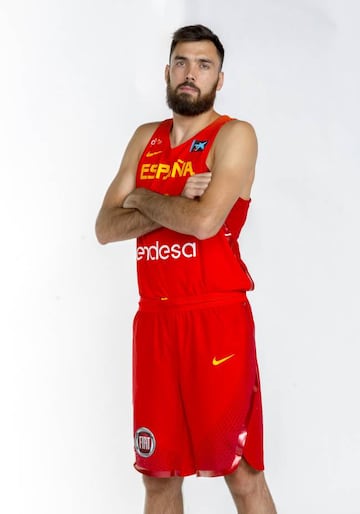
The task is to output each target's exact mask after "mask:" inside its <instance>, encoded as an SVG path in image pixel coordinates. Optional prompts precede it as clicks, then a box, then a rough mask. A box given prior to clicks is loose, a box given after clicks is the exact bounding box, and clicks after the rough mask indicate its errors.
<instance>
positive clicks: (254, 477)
mask: <svg viewBox="0 0 360 514" xmlns="http://www.w3.org/2000/svg"><path fill="white" fill-rule="evenodd" d="M225 480H226V483H227V485H228V487H229V489H230V492H231V494H232V495H233V497H234V498H240V499H241V498H245V497H247V496H250V495H253V494H257V493H259V492H260V491H261V490H262V489H264V488H265V487H266V483H265V477H264V473H263V472H262V471H257V470H255V469H253V468H252V467H251V466H249V465H248V464H247V462H246V461H245V460H244V459H243V460H242V461H241V462H240V465H239V467H238V468H237V470H236V471H234V472H233V473H231V474H230V475H226V476H225Z"/></svg>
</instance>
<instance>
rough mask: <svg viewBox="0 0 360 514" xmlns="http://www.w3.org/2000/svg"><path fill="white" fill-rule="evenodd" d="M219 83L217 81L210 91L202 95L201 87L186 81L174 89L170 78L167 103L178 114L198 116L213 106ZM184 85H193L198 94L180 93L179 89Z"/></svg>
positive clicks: (167, 88)
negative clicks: (195, 95) (194, 95)
mask: <svg viewBox="0 0 360 514" xmlns="http://www.w3.org/2000/svg"><path fill="white" fill-rule="evenodd" d="M217 84H218V83H217V82H216V84H214V86H213V87H212V89H211V91H210V92H209V93H207V94H206V95H203V96H201V91H200V89H199V88H197V87H196V86H194V85H193V84H191V83H189V82H184V83H183V84H180V85H179V86H177V87H176V88H175V89H173V88H172V87H171V85H170V80H168V81H167V87H166V101H167V104H168V106H169V107H170V109H171V110H172V111H174V112H176V114H181V115H182V116H198V115H199V114H202V113H204V112H206V111H209V110H210V109H211V108H212V107H213V105H214V102H215V97H216V88H217ZM182 86H189V87H192V88H193V89H194V90H195V91H197V92H198V96H197V97H193V96H192V95H189V94H188V93H178V90H179V89H180V88H181V87H182Z"/></svg>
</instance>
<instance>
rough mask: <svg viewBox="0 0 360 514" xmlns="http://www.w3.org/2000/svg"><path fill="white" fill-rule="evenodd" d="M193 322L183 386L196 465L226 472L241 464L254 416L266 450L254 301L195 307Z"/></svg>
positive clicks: (186, 342)
mask: <svg viewBox="0 0 360 514" xmlns="http://www.w3.org/2000/svg"><path fill="white" fill-rule="evenodd" d="M187 325H188V326H191V331H190V332H191V338H188V339H185V340H184V342H183V345H184V358H183V362H184V366H183V368H182V373H183V380H182V384H183V391H182V392H183V397H184V405H185V410H186V417H187V420H188V424H189V427H190V434H191V442H192V446H193V449H194V455H195V462H196V468H197V472H198V474H200V475H224V474H227V473H230V472H231V471H233V470H234V469H235V468H236V466H237V465H238V463H239V460H240V458H241V456H242V455H243V453H244V448H245V447H246V442H247V439H248V437H249V425H250V420H252V426H253V427H254V428H256V437H254V439H256V444H258V448H259V450H258V452H259V453H260V454H262V417H261V401H259V400H260V389H259V380H258V374H257V360H256V350H255V337H254V324H253V319H252V314H251V309H250V305H249V304H248V301H247V300H246V299H245V300H243V301H237V302H233V303H231V304H227V305H214V306H212V307H211V308H206V309H198V310H197V311H196V310H195V311H193V312H191V313H189V320H188V323H187ZM188 332H189V329H188ZM255 405H256V408H257V412H254V406H255ZM259 428H260V429H259ZM254 433H255V432H254ZM255 452H256V450H255ZM259 457H260V458H259V459H258V458H256V459H255V460H256V461H257V462H260V461H261V460H262V455H259Z"/></svg>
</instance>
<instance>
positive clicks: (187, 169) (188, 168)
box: [183, 161, 195, 177]
mask: <svg viewBox="0 0 360 514" xmlns="http://www.w3.org/2000/svg"><path fill="white" fill-rule="evenodd" d="M186 175H195V172H194V170H193V167H192V162H191V161H188V162H186V163H185V164H184V166H183V177H186Z"/></svg>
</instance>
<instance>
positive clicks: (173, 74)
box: [96, 25, 275, 514]
mask: <svg viewBox="0 0 360 514" xmlns="http://www.w3.org/2000/svg"><path fill="white" fill-rule="evenodd" d="M223 58H224V49H223V46H222V44H221V42H220V41H219V39H218V37H217V36H216V35H215V34H213V32H212V31H210V30H209V29H208V28H206V27H204V26H202V25H195V26H188V27H183V28H180V29H179V30H177V31H176V32H175V34H174V37H173V41H172V44H171V49H170V62H169V64H168V65H167V66H166V69H165V78H166V82H167V102H168V105H169V107H170V108H171V109H172V111H173V117H172V119H169V120H165V121H163V122H161V123H159V122H156V123H149V124H145V125H142V126H140V127H139V128H138V129H137V130H136V132H135V134H134V135H133V137H132V139H131V140H130V142H129V144H128V147H127V149H126V151H125V154H124V157H123V160H122V163H121V165H120V170H119V173H118V174H117V176H116V177H115V179H114V181H113V182H112V184H111V185H110V187H109V189H108V191H107V193H106V195H105V199H104V202H103V205H102V207H101V209H100V212H99V215H98V219H97V223H96V233H97V237H98V240H99V241H100V243H103V244H105V243H108V242H112V241H121V240H125V239H129V238H137V265H138V283H139V292H140V302H139V310H138V312H137V314H136V317H135V320H134V348H133V352H134V354H133V355H134V384H133V385H134V438H135V452H136V462H135V468H136V469H137V470H138V471H140V472H141V473H143V478H144V483H145V488H146V499H145V513H146V514H170V513H172V514H180V513H182V512H183V504H182V493H181V486H182V481H183V477H184V476H186V475H190V474H197V475H199V476H219V475H222V476H225V480H226V483H227V485H228V486H229V489H230V492H231V494H232V496H233V498H234V501H235V504H236V507H237V510H238V512H239V513H241V514H274V513H275V507H274V504H273V501H272V499H271V495H270V493H269V490H268V488H267V485H266V482H265V479H264V474H263V469H264V466H263V450H262V411H261V396H260V384H259V378H258V371H257V361H256V351H255V342H254V326H253V320H252V315H251V309H250V306H249V303H248V300H247V298H246V291H248V290H250V289H252V288H253V283H252V279H251V277H250V275H249V273H248V271H247V269H246V267H245V265H244V263H243V261H242V260H241V257H240V253H239V248H238V244H237V238H238V236H239V233H240V230H241V227H242V225H243V224H244V222H245V219H246V214H247V209H248V206H249V203H250V190H251V186H252V182H253V179H254V169H255V162H256V156H257V141H256V135H255V133H254V130H253V128H252V126H251V125H250V124H248V123H246V122H243V121H238V120H235V119H231V118H229V117H228V116H220V115H219V114H218V113H217V112H215V110H214V107H213V105H214V100H215V96H216V92H217V91H218V90H220V89H221V87H222V85H223V81H224V76H223V72H222V71H221V70H222V62H223Z"/></svg>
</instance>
